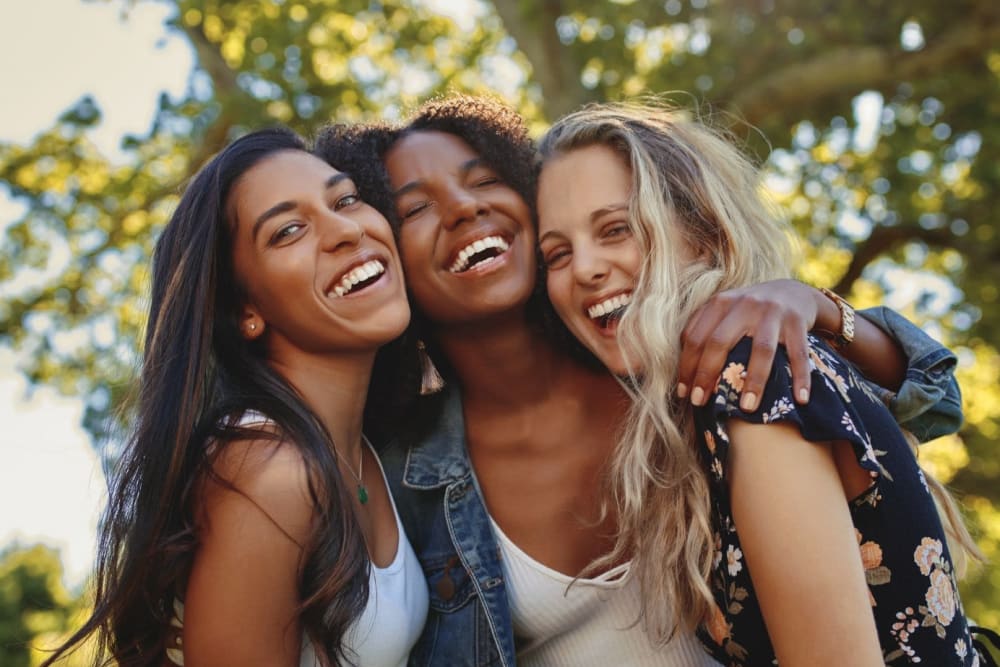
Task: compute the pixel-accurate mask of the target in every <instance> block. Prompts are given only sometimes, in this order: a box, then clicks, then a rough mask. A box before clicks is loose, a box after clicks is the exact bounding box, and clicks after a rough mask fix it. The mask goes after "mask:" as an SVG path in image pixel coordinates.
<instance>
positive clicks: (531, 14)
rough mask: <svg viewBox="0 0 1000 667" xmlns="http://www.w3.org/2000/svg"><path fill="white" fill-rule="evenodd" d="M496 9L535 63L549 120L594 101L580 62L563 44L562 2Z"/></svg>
mask: <svg viewBox="0 0 1000 667" xmlns="http://www.w3.org/2000/svg"><path fill="white" fill-rule="evenodd" d="M493 6H494V7H495V8H496V11H497V14H498V15H499V16H500V19H501V20H502V21H503V24H504V27H505V28H506V29H507V32H508V33H510V35H511V36H512V37H513V38H514V39H515V40H516V41H517V46H518V47H519V48H520V49H521V51H522V52H523V53H524V55H526V56H527V57H528V60H529V61H530V62H531V66H532V74H533V75H534V77H535V80H536V81H537V82H538V84H539V85H540V86H541V87H542V95H543V96H544V99H543V103H544V106H545V112H546V113H547V114H548V116H549V118H558V117H559V116H562V115H564V114H567V113H569V112H570V111H573V110H574V109H576V108H577V107H579V106H580V105H582V104H583V103H585V102H589V101H591V100H592V99H593V95H592V94H591V93H590V91H588V90H587V89H586V88H585V87H584V86H583V83H582V82H581V81H580V70H581V65H580V63H578V62H577V61H576V58H574V57H573V53H572V51H571V50H570V49H569V48H568V47H567V46H566V45H564V44H563V43H562V42H561V41H559V35H558V34H557V32H556V19H558V18H559V17H560V16H561V15H562V14H563V7H562V3H561V1H560V0H544V1H543V2H539V3H529V2H525V1H524V0H494V2H493Z"/></svg>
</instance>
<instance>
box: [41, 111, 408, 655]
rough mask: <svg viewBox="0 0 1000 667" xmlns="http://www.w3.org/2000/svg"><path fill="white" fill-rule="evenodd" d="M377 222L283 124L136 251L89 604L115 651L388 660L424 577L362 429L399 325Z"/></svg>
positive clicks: (238, 151) (239, 144)
mask: <svg viewBox="0 0 1000 667" xmlns="http://www.w3.org/2000/svg"><path fill="white" fill-rule="evenodd" d="M409 314H410V313H409V307H408V305H407V301H406V295H405V289H404V285H403V275H402V270H401V267H400V263H399V258H398V255H397V251H396V247H395V243H394V241H393V238H392V232H391V230H390V228H389V225H388V224H387V222H386V220H385V218H383V217H382V215H380V214H379V213H378V212H377V211H376V210H375V209H373V208H371V207H370V206H368V205H367V204H366V203H365V202H363V201H362V200H361V198H360V197H359V196H358V193H357V188H356V186H355V185H354V183H353V182H352V180H351V178H350V176H349V175H347V174H345V173H343V172H341V171H338V170H337V169H335V168H333V167H331V166H330V165H329V164H327V163H326V162H324V161H322V160H320V159H318V158H316V157H315V156H314V155H312V154H311V153H309V152H308V150H307V148H306V146H305V144H304V143H303V141H302V140H301V139H300V138H299V137H297V136H296V135H295V134H293V133H292V132H290V131H287V130H283V129H271V130H263V131H259V132H254V133H251V134H248V135H246V136H244V137H242V138H240V139H238V140H236V141H234V142H233V143H232V144H230V145H229V146H228V147H227V148H225V149H224V150H223V151H222V152H220V153H219V154H218V155H216V156H215V157H214V158H213V159H212V160H211V161H210V162H209V163H208V164H207V165H205V167H204V168H202V169H201V171H200V172H199V173H198V174H197V175H196V176H195V177H194V178H193V180H192V181H191V183H190V185H188V187H187V189H186V190H185V192H184V194H183V196H182V197H181V200H180V203H179V204H178V206H177V209H176V210H175V212H174V214H173V216H172V218H171V219H170V221H169V223H168V224H167V226H166V228H165V229H164V231H163V233H162V235H161V236H160V238H159V240H158V242H157V244H156V249H155V252H154V255H153V271H152V297H151V301H150V309H149V321H148V325H147V333H146V339H145V347H144V353H143V360H142V369H141V375H140V378H139V382H138V396H137V401H136V405H135V412H134V416H132V417H130V421H131V423H134V430H133V431H132V433H131V435H130V437H129V438H128V440H127V442H126V443H125V447H124V449H123V450H122V452H121V454H120V455H119V458H118V460H117V464H116V466H115V469H114V471H113V473H112V475H111V493H110V498H109V503H108V507H107V510H106V513H105V515H104V520H103V523H102V527H101V539H100V552H99V561H98V569H97V576H96V580H95V607H94V612H93V615H92V616H91V618H90V619H89V620H88V621H87V623H86V624H85V625H84V627H83V628H82V629H81V630H80V631H79V632H77V633H76V634H75V635H74V636H73V637H72V638H71V639H70V640H69V641H68V642H67V644H66V645H64V646H63V647H62V648H61V649H60V650H59V652H58V653H57V654H56V655H55V656H54V657H53V658H52V659H50V662H51V661H52V660H54V659H56V658H58V657H59V656H60V655H62V654H63V653H65V652H66V651H67V650H69V649H70V648H72V647H74V646H76V645H78V644H79V643H80V642H81V641H82V640H83V639H84V638H86V637H88V636H90V635H91V634H93V633H97V636H98V638H99V643H100V646H101V649H102V651H103V654H102V658H104V657H106V658H107V659H109V660H113V661H114V662H116V663H117V664H121V665H164V664H168V665H169V664H178V665H180V664H186V665H188V666H189V667H190V666H192V665H195V666H197V665H212V666H213V667H217V666H220V665H249V664H260V665H299V664H302V665H314V664H322V665H334V664H347V663H349V664H364V665H365V666H366V667H368V666H369V665H388V666H392V667H397V666H398V665H403V664H405V662H406V659H407V655H408V652H409V649H410V646H411V645H412V644H413V642H414V641H415V639H416V636H417V635H418V634H419V631H420V629H421V627H422V626H423V619H424V614H425V613H426V608H427V590H426V583H425V582H424V580H423V577H422V576H421V573H420V570H419V566H418V565H417V563H416V559H415V556H414V554H413V551H412V549H411V548H410V545H409V542H408V541H407V539H406V535H405V533H404V531H403V529H402V527H401V525H400V524H399V521H398V518H397V516H396V513H395V509H394V505H393V501H392V498H391V496H390V495H389V492H388V489H387V487H386V485H385V483H384V478H383V475H382V473H381V472H380V464H379V462H378V459H377V458H376V456H375V453H374V451H373V450H372V449H371V447H370V445H368V444H367V443H366V441H365V438H364V435H363V434H362V418H363V411H364V407H365V400H366V397H367V395H368V394H369V391H371V392H377V391H380V390H379V389H378V387H377V384H378V378H373V376H372V368H373V363H374V360H375V357H376V352H377V350H378V349H379V347H380V346H382V345H383V344H385V343H387V342H389V341H391V340H393V339H394V338H396V337H397V336H398V335H399V334H400V333H401V332H402V331H403V330H404V328H405V327H406V325H407V322H408V321H409Z"/></svg>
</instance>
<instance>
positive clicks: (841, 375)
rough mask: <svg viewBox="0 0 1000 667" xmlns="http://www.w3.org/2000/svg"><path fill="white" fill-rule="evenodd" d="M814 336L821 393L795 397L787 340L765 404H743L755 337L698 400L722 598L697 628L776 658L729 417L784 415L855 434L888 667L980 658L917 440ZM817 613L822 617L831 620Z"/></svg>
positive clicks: (762, 658) (813, 359)
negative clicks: (741, 507) (737, 490)
mask: <svg viewBox="0 0 1000 667" xmlns="http://www.w3.org/2000/svg"><path fill="white" fill-rule="evenodd" d="M810 346H811V350H810V355H809V356H810V364H811V367H812V392H811V398H810V400H809V403H808V404H807V405H803V406H800V405H797V404H796V403H795V401H794V400H793V399H792V383H791V370H790V368H789V366H788V362H787V358H786V357H785V356H784V350H779V353H778V358H777V359H776V360H775V364H774V368H773V370H772V371H771V376H770V378H769V380H768V384H767V387H766V388H765V391H764V395H763V398H762V400H761V403H760V407H759V408H758V410H757V411H756V412H754V413H749V414H748V413H745V412H743V411H742V410H740V408H739V397H740V390H741V389H742V387H743V378H744V371H745V369H746V366H747V362H748V360H749V356H750V341H749V339H744V340H743V341H742V342H741V343H740V344H739V345H738V346H737V347H736V348H734V350H733V351H732V352H731V353H730V356H729V359H728V361H727V365H726V368H725V371H724V372H723V373H722V376H721V377H720V378H719V382H718V385H717V387H716V391H715V394H714V400H713V401H711V402H709V403H708V404H707V405H706V406H704V407H702V408H696V409H695V425H696V428H697V429H698V433H699V434H700V437H699V439H698V445H699V449H700V454H701V456H702V460H703V463H704V465H705V468H706V471H707V474H708V477H709V485H710V487H711V492H712V519H713V528H714V530H715V557H714V560H713V563H712V565H713V568H712V575H711V585H712V589H713V591H714V593H715V599H716V604H717V607H716V609H715V614H714V616H713V617H712V618H711V619H710V620H709V622H708V623H706V624H705V625H704V626H703V627H702V628H701V629H700V630H699V636H700V637H701V639H702V641H703V642H704V643H705V645H706V646H707V647H708V648H709V650H710V651H711V652H712V654H713V655H714V656H715V658H716V659H717V660H719V661H720V662H721V663H722V664H723V665H726V666H727V667H728V666H732V667H736V666H744V665H776V664H777V660H776V659H775V656H774V649H773V647H772V646H771V643H770V640H769V639H768V635H767V630H766V628H765V626H764V620H763V617H762V616H761V611H760V608H759V606H758V603H757V599H756V596H755V594H754V589H753V583H752V581H751V577H750V571H749V569H748V567H747V563H746V562H745V560H744V557H743V551H742V550H741V548H740V538H739V533H738V530H737V526H736V525H735V524H734V522H733V518H732V511H731V507H730V499H729V490H728V487H727V482H726V474H727V468H726V458H727V453H728V446H729V436H728V434H727V431H726V420H727V419H730V418H739V419H743V420H746V421H749V422H753V423H759V424H761V423H762V424H768V423H772V422H779V421H782V422H787V423H791V424H794V425H796V426H797V427H798V428H799V430H800V431H801V433H802V435H803V437H804V438H805V439H806V440H810V441H815V442H828V441H845V442H847V443H849V444H850V446H851V447H852V448H853V450H854V454H855V456H856V458H857V461H858V464H859V465H860V466H861V467H862V468H864V469H865V470H867V471H868V472H869V474H870V475H871V477H872V485H871V486H870V487H869V488H868V489H867V490H866V491H865V492H864V493H863V494H861V495H860V496H859V497H857V498H855V499H854V500H852V501H851V502H850V503H849V505H850V511H851V517H852V520H853V522H854V527H855V532H856V536H857V539H858V548H859V549H860V551H861V559H862V562H863V564H864V568H865V577H866V579H867V582H868V590H869V595H870V601H871V605H872V613H873V614H874V616H875V622H876V626H877V628H878V633H879V640H880V642H881V645H882V653H883V658H884V660H885V663H886V665H893V666H895V665H909V664H923V665H928V666H930V665H933V666H934V667H946V666H948V665H963V666H978V665H979V657H978V655H977V654H976V651H975V649H974V648H973V647H972V640H971V638H970V636H969V630H968V625H967V623H966V619H965V615H964V613H963V611H962V604H961V601H960V600H959V598H958V589H957V585H956V580H955V574H954V571H953V568H952V564H951V559H950V557H949V555H948V547H947V544H946V542H945V537H944V530H943V529H942V527H941V522H940V520H939V519H938V515H937V512H936V510H935V507H934V502H933V499H932V497H931V495H930V491H929V489H928V487H927V482H926V480H925V478H924V476H923V473H922V472H921V470H920V468H919V467H918V466H917V464H916V459H915V457H914V455H913V453H912V451H911V449H910V447H909V444H908V443H907V442H906V440H905V439H904V437H903V434H902V433H901V432H900V430H899V427H898V426H897V425H896V423H895V421H894V420H893V418H892V416H891V415H890V414H889V412H888V410H887V409H886V408H885V406H884V405H883V404H882V402H881V401H880V400H879V399H878V397H877V396H875V395H874V394H873V393H872V392H871V391H870V390H869V389H868V387H867V385H866V383H865V382H864V381H863V380H862V379H861V378H860V377H859V376H858V375H857V374H856V373H855V372H854V369H853V368H852V367H851V366H850V365H849V364H847V363H846V362H844V361H843V360H842V359H840V358H839V357H838V356H837V355H836V354H834V353H833V352H832V351H831V350H830V348H828V347H827V346H826V344H825V343H823V342H821V341H819V340H817V339H811V340H810ZM790 544H794V541H792V542H790ZM789 557H790V558H793V557H794V552H790V553H789ZM818 566H822V564H821V563H820V564H818ZM817 609H821V606H817ZM816 621H817V622H818V623H822V618H817V619H816ZM844 639H845V641H850V638H849V637H845V638H844Z"/></svg>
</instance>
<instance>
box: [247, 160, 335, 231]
mask: <svg viewBox="0 0 1000 667" xmlns="http://www.w3.org/2000/svg"><path fill="white" fill-rule="evenodd" d="M350 178H351V177H350V176H349V175H348V174H345V173H343V172H339V173H336V174H334V175H333V176H331V177H330V178H328V179H326V183H324V184H323V189H324V190H329V189H330V188H332V187H334V186H335V185H337V184H338V183H341V182H342V181H347V180H350ZM296 206H298V204H296V203H295V202H293V201H283V202H279V203H277V204H275V205H274V206H272V207H271V208H269V209H267V210H266V211H264V212H263V213H261V214H260V216H259V217H258V218H257V220H256V221H254V223H253V229H252V230H251V231H250V238H251V240H253V241H256V240H257V233H258V232H259V231H260V228H261V227H263V226H264V223H265V222H267V221H268V220H270V219H271V218H273V217H275V216H278V215H281V214H282V213H287V212H288V211H291V210H293V209H294V208H295V207H296Z"/></svg>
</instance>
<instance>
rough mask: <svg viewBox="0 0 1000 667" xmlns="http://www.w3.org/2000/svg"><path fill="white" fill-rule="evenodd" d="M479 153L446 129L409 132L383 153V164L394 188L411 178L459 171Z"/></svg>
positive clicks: (436, 175)
mask: <svg viewBox="0 0 1000 667" xmlns="http://www.w3.org/2000/svg"><path fill="white" fill-rule="evenodd" d="M478 157H480V155H479V154H478V153H477V152H476V151H475V150H474V149H473V148H472V146H470V145H469V144H468V143H467V142H466V141H465V140H464V139H462V138H461V137H458V136H456V135H454V134H449V133H447V132H439V131H436V130H433V131H432V130H421V131H417V132H411V133H410V134H407V135H406V136H405V137H403V138H402V139H400V140H399V141H397V142H396V144H395V145H394V146H393V147H392V148H391V149H390V150H389V152H388V153H386V156H385V166H386V170H387V171H388V172H389V179H390V180H391V181H392V185H393V187H394V188H398V187H400V186H401V185H404V184H406V183H409V182H410V181H414V180H429V179H431V178H434V177H440V176H443V175H447V174H457V173H459V171H460V169H461V167H462V165H464V164H466V163H467V162H468V161H469V160H474V159H476V158H478Z"/></svg>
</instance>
